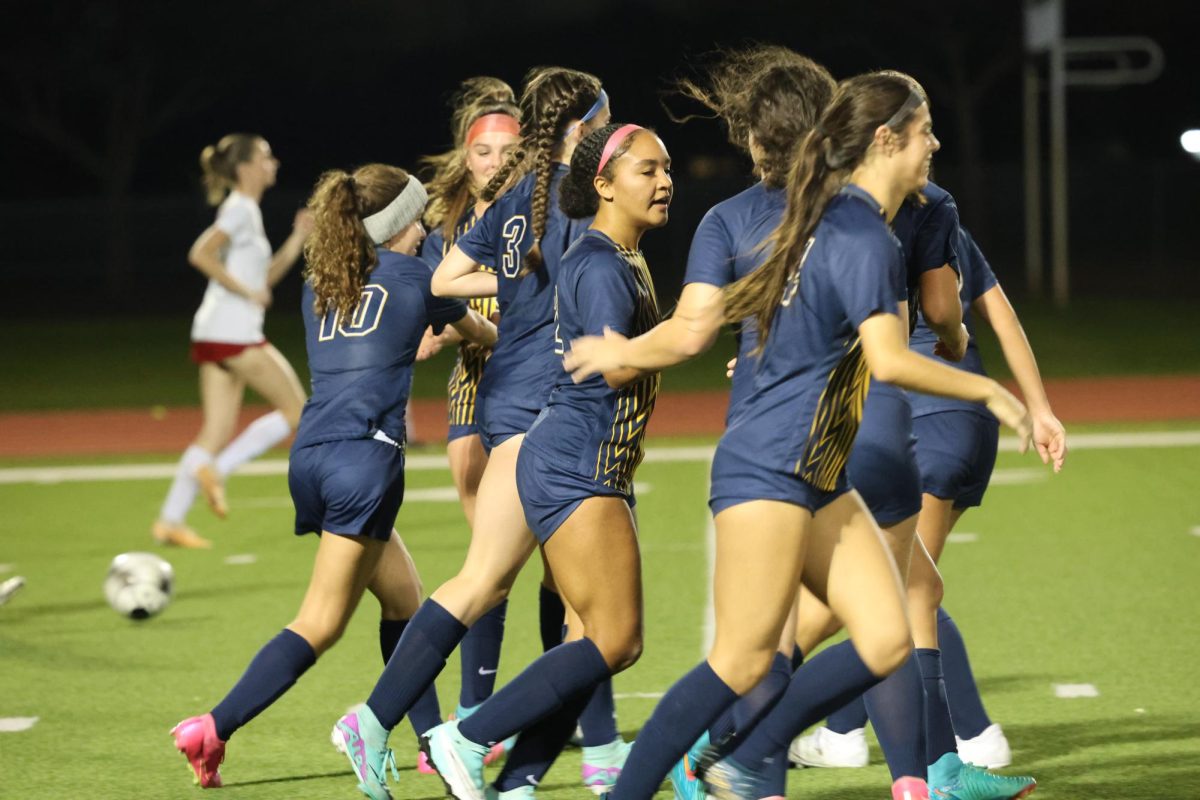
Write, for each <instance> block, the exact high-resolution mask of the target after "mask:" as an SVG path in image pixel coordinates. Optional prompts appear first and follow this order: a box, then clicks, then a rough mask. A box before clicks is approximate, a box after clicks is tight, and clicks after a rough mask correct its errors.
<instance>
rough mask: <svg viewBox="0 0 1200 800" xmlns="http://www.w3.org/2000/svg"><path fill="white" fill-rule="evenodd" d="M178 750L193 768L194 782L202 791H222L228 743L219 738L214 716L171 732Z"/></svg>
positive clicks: (193, 720)
mask: <svg viewBox="0 0 1200 800" xmlns="http://www.w3.org/2000/svg"><path fill="white" fill-rule="evenodd" d="M171 735H172V736H174V737H175V749H176V750H178V751H179V752H181V753H183V755H184V757H185V758H186V759H187V760H188V764H189V765H190V766H191V769H192V775H193V780H194V781H195V782H196V783H197V784H199V785H200V787H201V788H202V789H219V788H221V773H220V772H218V771H217V770H218V768H219V767H220V766H221V762H222V761H224V760H225V743H224V742H222V741H221V740H220V739H218V738H217V726H216V723H215V722H213V716H212V714H204V715H203V716H199V717H188V718H187V719H185V720H184V721H183V722H181V723H179V724H178V725H176V726H175V727H174V728H171Z"/></svg>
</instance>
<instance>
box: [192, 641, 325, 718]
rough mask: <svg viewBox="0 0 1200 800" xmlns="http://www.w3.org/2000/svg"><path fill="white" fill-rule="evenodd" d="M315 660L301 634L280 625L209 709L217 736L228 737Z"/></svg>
mask: <svg viewBox="0 0 1200 800" xmlns="http://www.w3.org/2000/svg"><path fill="white" fill-rule="evenodd" d="M316 662H317V654H316V653H315V652H313V649H312V645H310V644H309V643H308V642H307V641H305V639H304V637H303V636H301V635H300V634H298V633H295V632H294V631H291V630H288V629H287V628H284V629H283V630H281V631H280V632H279V633H277V634H276V635H275V638H273V639H272V640H271V641H269V642H267V643H266V644H265V645H263V646H262V649H261V650H259V651H258V653H256V654H255V656H254V658H253V659H252V660H251V661H250V666H248V667H246V671H245V672H244V673H242V677H241V678H240V679H238V682H237V683H236V684H234V687H233V688H232V689H230V690H229V694H227V695H225V699H223V700H222V701H221V702H220V703H217V705H216V707H215V708H213V710H212V715H213V722H215V723H216V729H217V737H218V738H220V739H221V740H222V741H229V737H230V736H233V733H234V731H236V730H237V729H238V728H240V727H242V726H243V725H245V724H246V723H247V722H249V721H250V720H252V719H254V718H255V717H257V716H258V715H259V714H260V713H262V711H263V709H265V708H266V707H267V706H269V705H271V703H274V702H275V701H276V700H277V699H279V697H280V695H282V694H283V693H284V692H286V691H287V690H288V689H290V688H291V687H292V684H293V683H295V682H296V681H297V680H298V679H299V678H300V676H301V675H303V674H304V673H305V671H307V670H308V668H309V667H311V666H312V665H313V664H315V663H316Z"/></svg>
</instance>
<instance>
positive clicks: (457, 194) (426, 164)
mask: <svg viewBox="0 0 1200 800" xmlns="http://www.w3.org/2000/svg"><path fill="white" fill-rule="evenodd" d="M450 107H451V108H452V109H453V113H452V115H451V117H450V130H451V131H452V132H453V134H454V147H453V148H452V149H450V150H447V151H446V152H445V153H442V154H440V155H436V156H426V157H425V158H423V159H421V166H422V167H423V168H425V169H426V170H427V171H428V174H429V175H430V179H429V181H428V183H427V184H426V186H425V189H426V191H428V192H429V197H430V200H429V206H428V207H427V208H426V210H425V224H427V225H428V226H429V227H430V228H437V227H440V228H441V229H442V235H443V237H444V238H445V240H446V241H447V242H449V241H451V240H452V239H453V238H454V228H455V226H456V225H457V224H458V220H459V219H460V218H461V217H462V215H463V213H465V212H466V210H467V206H469V205H470V204H471V203H473V202H474V201H475V199H476V198H475V191H474V189H473V188H472V186H471V173H470V172H469V171H468V170H467V159H466V144H467V131H469V130H470V129H471V125H472V124H473V123H474V122H475V120H477V119H479V118H480V117H482V116H486V115H487V114H508V115H509V116H511V117H514V118H515V119H518V120H519V119H520V118H521V111H520V109H519V108H517V98H516V95H514V94H513V90H512V87H511V86H509V85H508V84H507V83H505V82H504V81H502V80H500V79H499V78H493V77H490V76H487V75H481V76H479V77H475V78H467V79H466V80H465V81H463V82H462V83H461V84H460V85H459V87H458V91H457V92H455V94H454V96H453V97H452V98H451V99H450Z"/></svg>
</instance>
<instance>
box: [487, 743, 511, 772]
mask: <svg viewBox="0 0 1200 800" xmlns="http://www.w3.org/2000/svg"><path fill="white" fill-rule="evenodd" d="M506 755H508V740H505V741H503V742H496V743H495V744H494V745H492V749H491V750H488V754H487V755H486V756H484V757H483V763H484V765H485V766H486V765H491V764H495V763H496V762H497V761H499V760H500V759H502V758H504V757H505V756H506Z"/></svg>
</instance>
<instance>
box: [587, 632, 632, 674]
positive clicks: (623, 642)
mask: <svg viewBox="0 0 1200 800" xmlns="http://www.w3.org/2000/svg"><path fill="white" fill-rule="evenodd" d="M587 637H588V638H589V639H591V640H592V642H593V643H595V645H596V648H597V649H598V650H599V651H600V655H602V656H603V657H604V661H605V662H606V663H607V664H608V666H609V669H611V670H612V671H613V673H614V674H615V673H617V672H621V671H622V670H626V669H629V668H630V667H632V666H633V665H634V664H635V663H637V660H638V659H639V658H641V657H642V631H641V628H640V626H638V625H632V624H631V625H620V624H618V625H610V626H604V627H601V628H599V629H597V626H594V625H593V626H592V628H591V629H589V630H588V631H587Z"/></svg>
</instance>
